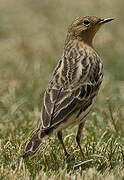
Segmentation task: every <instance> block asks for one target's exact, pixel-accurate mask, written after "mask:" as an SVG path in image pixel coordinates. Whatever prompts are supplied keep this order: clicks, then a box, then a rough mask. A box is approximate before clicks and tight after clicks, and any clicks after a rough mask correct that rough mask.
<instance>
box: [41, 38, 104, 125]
mask: <svg viewBox="0 0 124 180" xmlns="http://www.w3.org/2000/svg"><path fill="white" fill-rule="evenodd" d="M102 77H103V65H102V62H101V60H100V58H99V56H98V55H97V53H96V52H95V50H94V49H93V48H92V47H90V46H88V45H87V44H85V43H83V42H81V41H77V40H74V41H73V40H71V41H70V42H68V43H67V44H66V45H65V48H64V52H63V55H62V57H61V59H60V61H59V62H58V64H57V66H56V68H55V71H54V73H53V76H52V78H51V81H50V82H49V85H48V88H47V90H46V92H45V96H44V103H43V111H42V120H43V127H44V128H49V127H53V126H55V125H56V124H61V122H63V121H65V120H66V121H69V122H70V123H71V121H70V120H67V119H69V116H71V115H72V114H73V116H74V121H77V122H78V121H80V120H81V119H83V117H84V116H85V115H86V114H87V113H88V112H89V110H90V107H91V105H92V104H93V99H94V98H95V97H96V95H97V93H98V90H99V87H100V84H101V82H102ZM75 115H76V117H77V118H76V117H75ZM80 115H81V116H80Z"/></svg>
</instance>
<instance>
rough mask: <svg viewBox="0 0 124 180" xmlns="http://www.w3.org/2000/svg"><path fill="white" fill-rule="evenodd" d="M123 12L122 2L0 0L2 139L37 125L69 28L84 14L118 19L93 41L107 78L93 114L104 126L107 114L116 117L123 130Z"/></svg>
mask: <svg viewBox="0 0 124 180" xmlns="http://www.w3.org/2000/svg"><path fill="white" fill-rule="evenodd" d="M123 8H124V1H122V0H118V1H117V0H112V1H108V0H99V1H98V0H94V1H91V0H87V1H83V0H78V1H75V0H68V1H66V0H54V1H51V0H42V1H41V0H35V1H34V0H26V1H25V0H20V1H17V0H11V1H10V0H0V117H1V120H0V121H1V123H0V129H1V135H2V136H3V132H4V133H5V129H7V128H8V129H11V130H13V129H14V130H15V129H17V126H19V127H20V126H23V127H24V128H25V129H24V132H25V131H26V129H27V130H29V129H32V127H34V126H35V125H36V124H37V120H38V117H39V110H40V108H41V104H42V96H43V93H44V90H45V88H46V86H47V83H48V80H49V78H50V75H51V73H52V71H53V69H54V67H55V65H56V63H57V61H58V60H59V58H60V57H61V54H62V51H63V45H64V41H65V38H66V32H67V27H68V25H69V24H70V23H71V22H72V21H73V20H74V19H75V18H76V17H79V16H85V15H95V16H99V17H103V18H104V17H105V18H107V17H111V18H115V20H114V21H113V22H112V23H109V24H106V25H105V26H104V27H102V28H101V30H100V31H99V33H97V35H96V38H95V42H94V46H95V48H96V50H97V51H98V53H99V55H100V57H101V58H102V59H103V61H104V66H105V67H104V68H105V73H104V82H103V85H102V88H101V92H100V94H99V98H98V100H97V105H96V106H95V108H96V109H95V111H94V110H93V111H94V113H95V112H98V113H99V114H100V113H101V118H102V120H103V121H104V120H105V119H106V114H105V113H107V111H109V110H111V109H112V110H113V116H114V117H117V118H115V119H116V121H119V123H120V127H121V128H122V124H123V123H124V121H122V118H123V115H124V111H123V100H124V11H123ZM39 107H40V108H39ZM109 108H111V109H109ZM108 109H109V110H108ZM117 113H119V114H120V116H119V115H117ZM103 114H104V115H103ZM108 114H109V112H108ZM92 115H93V116H94V114H91V116H92ZM110 115H111V113H110ZM120 117H121V118H120ZM120 119H121V120H120ZM102 120H101V119H100V121H102ZM17 122H18V123H17ZM101 127H102V125H101ZM6 132H7V133H10V131H9V132H8V131H6Z"/></svg>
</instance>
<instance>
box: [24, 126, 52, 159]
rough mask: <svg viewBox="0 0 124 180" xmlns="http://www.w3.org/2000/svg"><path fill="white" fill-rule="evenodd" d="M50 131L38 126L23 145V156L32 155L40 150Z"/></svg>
mask: <svg viewBox="0 0 124 180" xmlns="http://www.w3.org/2000/svg"><path fill="white" fill-rule="evenodd" d="M49 132H50V131H48V130H47V131H45V130H44V129H41V128H38V129H37V130H36V131H35V132H34V133H33V135H32V137H31V138H29V140H27V141H26V142H25V143H24V145H23V147H22V157H23V158H28V157H32V156H33V155H34V154H35V153H36V152H37V151H38V150H39V148H40V147H41V145H42V144H43V142H44V139H45V137H47V135H48V134H49Z"/></svg>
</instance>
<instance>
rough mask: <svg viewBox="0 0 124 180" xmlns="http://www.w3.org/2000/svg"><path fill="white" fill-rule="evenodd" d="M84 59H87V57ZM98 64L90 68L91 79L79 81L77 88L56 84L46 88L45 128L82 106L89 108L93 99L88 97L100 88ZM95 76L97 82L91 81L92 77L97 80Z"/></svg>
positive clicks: (43, 117)
mask: <svg viewBox="0 0 124 180" xmlns="http://www.w3.org/2000/svg"><path fill="white" fill-rule="evenodd" d="M84 59H85V60H86V58H84ZM98 64H99V62H98V63H96V65H95V66H94V65H92V69H91V67H90V69H89V70H88V71H89V73H91V80H88V82H87V81H86V80H85V81H84V82H82V83H81V84H80V83H79V84H80V85H78V86H77V88H75V87H74V88H72V89H69V88H67V89H64V88H63V87H62V86H60V87H59V88H57V87H55V86H54V87H52V88H48V89H47V90H46V92H45V95H44V102H43V109H42V121H43V123H42V125H43V128H48V127H52V126H54V125H56V124H58V123H60V122H61V121H63V120H64V119H65V118H67V117H68V116H69V115H70V114H71V113H73V112H74V111H75V110H76V109H80V107H83V109H84V110H85V109H86V108H87V106H88V103H91V102H89V101H91V100H88V98H89V97H93V96H95V93H96V89H98V87H97V84H98V83H97V82H98V81H99V78H98V74H99V68H98V67H97V66H98ZM86 67H87V66H86ZM95 67H96V68H95ZM82 71H83V72H82V74H83V73H84V72H85V71H86V69H85V68H84V69H82ZM89 73H87V76H89ZM84 74H86V72H85V73H84ZM95 78H96V81H97V82H91V81H92V79H93V80H94V81H95ZM85 79H87V77H86V78H85ZM88 79H89V78H88ZM53 81H54V80H53ZM72 84H73V83H72ZM99 85H100V83H99V84H98V86H99ZM91 99H92V98H91Z"/></svg>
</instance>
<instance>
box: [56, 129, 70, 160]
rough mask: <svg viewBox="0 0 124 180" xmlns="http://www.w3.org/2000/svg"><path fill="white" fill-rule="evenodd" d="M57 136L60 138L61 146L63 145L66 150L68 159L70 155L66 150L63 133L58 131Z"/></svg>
mask: <svg viewBox="0 0 124 180" xmlns="http://www.w3.org/2000/svg"><path fill="white" fill-rule="evenodd" d="M57 136H58V139H59V141H60V143H61V145H62V147H63V149H64V153H65V156H66V157H68V156H69V154H68V152H67V150H66V147H65V145H64V142H63V139H62V131H58V132H57Z"/></svg>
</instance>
